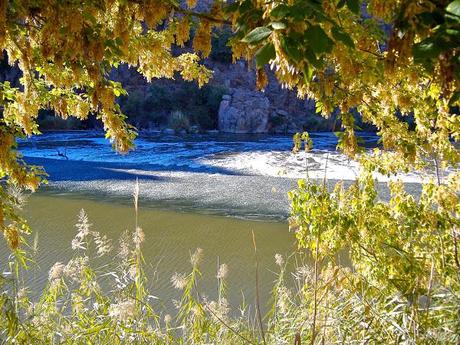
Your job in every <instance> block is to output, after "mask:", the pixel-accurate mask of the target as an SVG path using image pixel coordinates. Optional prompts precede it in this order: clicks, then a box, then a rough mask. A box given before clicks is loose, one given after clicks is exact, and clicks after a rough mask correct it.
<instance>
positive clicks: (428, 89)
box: [0, 0, 460, 344]
mask: <svg viewBox="0 0 460 345" xmlns="http://www.w3.org/2000/svg"><path fill="white" fill-rule="evenodd" d="M193 5H194V3H193V2H192V1H189V3H188V7H189V8H191V7H193ZM0 6H1V11H0V13H1V14H0V46H1V47H2V48H3V49H5V50H6V51H7V54H8V58H9V61H10V63H16V62H17V63H18V64H19V67H20V68H21V70H22V71H23V78H22V81H21V83H22V88H21V89H15V88H11V86H10V85H9V84H8V83H2V84H1V91H0V96H1V97H0V101H1V105H2V107H3V112H2V115H3V116H2V119H1V121H0V125H1V136H0V138H1V139H0V149H1V154H0V164H1V165H0V166H1V170H0V173H1V175H2V178H3V179H6V180H7V182H8V183H10V184H19V185H21V186H27V187H29V188H30V189H34V188H36V187H37V185H38V183H39V181H40V176H41V175H40V174H41V171H40V170H37V168H33V167H26V166H25V165H24V164H23V163H22V162H21V161H20V159H19V158H18V156H17V152H16V151H15V150H14V148H15V138H16V137H17V136H23V135H32V134H36V133H38V128H37V126H36V123H35V118H36V114H37V112H38V110H39V109H41V108H49V109H52V110H54V111H55V112H56V114H57V115H58V116H61V117H66V116H77V117H79V118H85V117H86V116H87V115H88V113H90V112H91V113H95V114H97V116H99V117H100V118H101V119H102V121H103V122H104V126H105V129H106V132H107V136H108V137H109V138H111V139H112V140H113V143H114V146H115V148H116V149H118V150H119V151H122V152H124V151H127V150H128V149H129V148H130V147H131V146H132V139H133V138H134V131H133V128H131V127H129V126H127V125H126V123H125V122H124V117H123V115H122V114H121V113H120V111H119V109H118V107H117V105H116V103H115V98H116V96H118V95H120V94H122V93H123V89H122V87H121V85H119V84H117V83H114V82H113V81H110V80H109V79H108V76H107V72H108V71H109V70H110V69H111V68H113V67H116V66H118V64H119V63H127V64H129V65H131V66H135V67H136V68H138V70H139V71H140V72H141V73H142V74H143V75H145V77H146V78H147V79H151V78H154V77H173V76H174V73H176V72H178V73H180V74H181V75H182V77H183V78H184V79H186V80H191V79H196V80H198V83H199V84H200V85H201V84H203V83H205V82H206V81H207V80H208V79H209V78H210V76H211V72H210V71H208V70H207V69H206V68H204V67H203V66H202V65H200V64H199V56H198V55H196V54H193V53H184V54H181V55H179V56H173V55H172V54H171V50H170V48H171V45H173V44H177V45H183V44H184V43H185V42H187V41H188V40H189V39H190V27H191V26H196V30H195V34H194V38H193V49H194V50H195V51H197V52H201V56H207V55H208V54H209V52H210V42H211V41H210V31H211V29H212V26H214V25H220V24H225V23H227V21H229V22H231V24H232V26H233V28H234V31H235V33H234V36H233V38H232V39H231V41H230V44H231V47H232V51H233V57H234V59H238V58H244V59H246V60H248V62H249V63H253V62H254V63H255V69H256V73H257V86H258V87H259V88H263V87H264V86H265V85H266V83H267V80H268V79H267V75H266V72H265V68H266V65H270V67H271V68H272V69H273V70H274V73H275V75H276V77H277V78H278V80H279V81H280V82H281V83H282V84H283V85H284V86H285V87H287V88H291V89H296V90H297V93H298V95H299V96H300V97H312V98H314V99H315V100H316V102H317V103H316V104H317V111H318V112H319V113H321V114H322V115H323V116H325V117H327V116H329V114H330V113H331V112H332V111H334V110H335V109H339V110H340V117H341V122H342V126H343V131H342V132H341V134H340V140H339V148H340V149H341V150H343V151H344V152H345V153H346V154H348V155H350V156H351V157H353V158H355V159H357V160H359V161H360V163H361V166H362V167H363V172H362V175H361V176H360V177H359V178H358V180H357V181H356V183H354V184H353V185H352V186H351V187H350V188H348V189H345V188H343V187H342V186H341V185H340V184H338V185H337V186H336V187H335V189H334V192H332V193H330V192H329V191H328V190H327V188H326V185H325V184H324V185H322V186H318V185H316V184H313V183H311V182H309V181H307V182H301V183H300V184H299V189H298V190H297V191H295V192H293V193H292V194H291V198H292V217H291V221H290V223H291V224H290V226H291V228H292V229H293V230H294V231H295V233H296V237H297V239H298V244H299V248H300V249H302V250H304V249H306V250H308V251H310V252H311V253H312V255H313V258H314V262H315V264H314V275H313V279H312V284H311V286H307V285H305V295H306V296H310V297H311V298H310V300H311V304H310V305H311V310H309V319H308V320H307V321H309V322H303V323H302V326H301V327H300V329H299V330H298V332H299V337H301V336H305V337H308V339H309V340H310V341H311V343H312V344H313V343H315V341H319V340H318V339H319V338H320V336H322V337H327V339H329V340H330V341H339V342H340V341H342V342H343V341H363V342H369V341H374V342H376V343H390V342H391V343H398V342H405V343H410V344H412V343H421V342H425V343H434V342H440V343H447V342H451V343H457V342H458V340H459V339H458V334H459V333H460V332H459V331H458V330H459V328H460V325H459V323H458V322H459V321H458V314H459V312H460V310H459V305H460V303H458V301H459V300H460V277H459V274H460V273H459V272H460V263H459V253H458V251H459V249H458V241H459V230H458V229H459V226H460V221H459V218H458V214H459V212H460V206H459V200H458V198H459V190H460V174H459V173H458V170H457V169H458V163H459V158H460V156H459V152H458V150H457V148H456V145H457V142H458V140H459V136H460V119H459V116H458V107H459V106H460V91H459V76H460V75H459V73H460V72H459V71H460V69H459V64H460V60H459V45H460V1H459V0H454V1H444V0H439V1H434V0H433V1H429V0H417V1H416V0H369V1H360V0H331V1H319V0H289V1H282V0H274V1H269V2H262V1H252V0H240V1H235V2H233V3H232V4H230V5H228V6H226V7H225V11H224V12H222V11H221V4H220V3H219V2H216V3H215V4H214V5H213V6H212V8H211V11H210V13H195V12H192V11H191V10H190V9H185V8H183V7H181V6H180V5H179V4H178V3H175V2H173V1H170V2H166V1H165V2H163V1H159V0H144V1H139V0H138V1H135V0H132V1H130V0H106V1H102V0H99V1H98V0H92V1H85V2H81V1H66V2H62V1H57V0H54V1H53V0H35V1H26V0H10V1H2V2H1V4H0ZM356 111H357V112H359V113H360V114H361V116H362V118H363V121H364V122H367V123H370V124H372V125H374V126H375V127H376V128H377V131H378V135H379V136H380V138H381V142H382V149H375V150H374V151H372V152H365V151H364V150H363V149H362V148H361V147H360V146H359V143H358V140H357V138H356V136H355V131H356V129H357V128H356V126H355V124H354V116H353V113H354V112H356ZM409 118H411V119H413V122H414V125H413V126H410V125H409V124H408V119H409ZM295 139H296V144H297V145H296V149H299V148H300V146H301V145H302V144H303V145H304V146H305V148H306V149H309V148H310V147H311V141H310V139H309V136H308V134H302V135H298V136H296V137H295ZM441 170H445V171H448V172H449V176H448V177H446V178H445V179H443V178H442V176H441V174H440V171H441ZM409 171H418V172H420V173H424V174H425V176H427V179H426V180H425V181H426V182H425V183H424V184H423V191H422V193H421V196H420V198H418V199H416V198H414V197H413V196H411V195H409V194H407V193H406V192H405V191H404V187H403V185H402V184H401V183H397V182H392V183H390V185H389V187H390V190H391V195H392V197H391V200H390V201H389V202H383V201H381V200H378V199H377V193H376V187H375V181H374V173H375V172H379V173H382V174H385V175H388V176H393V177H397V174H398V173H400V172H409ZM433 172H434V176H435V178H434V179H432V178H431V177H432V176H433ZM13 205H14V198H13V196H12V194H8V192H6V191H5V189H4V187H2V189H1V210H2V213H1V220H2V223H3V232H4V234H5V235H6V238H7V239H8V241H9V243H10V246H11V247H12V248H13V249H14V248H17V245H18V243H19V240H18V237H19V229H18V225H20V224H24V223H23V222H22V221H21V220H20V219H19V218H18V217H17V216H16V214H15V212H14V209H13ZM344 249H347V250H349V252H350V259H351V262H352V266H353V270H350V269H347V268H346V267H344V266H343V265H341V264H340V262H338V261H337V260H336V258H337V255H338V253H340V251H341V250H344ZM320 296H326V297H324V298H320ZM331 306H335V307H336V309H334V310H335V311H336V312H337V315H339V314H340V313H343V315H344V316H345V317H344V318H343V319H340V320H338V321H337V320H336V319H334V320H335V321H334V322H336V323H337V328H328V326H327V325H326V321H327V319H328V316H329V313H330V308H331ZM310 311H311V312H310ZM347 313H349V315H351V316H352V319H353V318H355V319H356V324H355V323H350V322H349V323H346V322H345V321H344V320H346V319H347V316H348V315H347ZM351 321H354V320H351ZM304 324H306V325H308V326H309V327H308V329H306V328H305V327H303V325H304ZM322 326H324V327H322ZM320 327H322V332H321V335H320V332H319V329H320ZM337 329H338V330H339V331H336V330H337ZM350 329H351V330H353V332H351V333H349V332H348V331H349V330H350ZM356 329H358V330H359V331H355V330H356ZM344 334H345V335H347V334H351V335H350V338H347V339H344V338H341V337H342V336H344ZM363 339H364V340H363Z"/></svg>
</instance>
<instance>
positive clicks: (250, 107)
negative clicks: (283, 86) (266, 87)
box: [218, 89, 270, 133]
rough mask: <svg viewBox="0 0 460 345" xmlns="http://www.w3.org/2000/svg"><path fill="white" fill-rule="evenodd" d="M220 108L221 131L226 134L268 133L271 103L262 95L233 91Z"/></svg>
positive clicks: (240, 90)
mask: <svg viewBox="0 0 460 345" xmlns="http://www.w3.org/2000/svg"><path fill="white" fill-rule="evenodd" d="M230 93H231V94H230V95H224V96H223V97H222V102H221V103H220V107H219V114H218V125H219V130H220V131H221V132H225V133H267V132H268V129H269V127H268V123H269V114H270V101H269V100H268V98H267V97H266V96H265V95H264V94H263V93H262V92H257V91H248V90H247V89H233V90H231V92H230Z"/></svg>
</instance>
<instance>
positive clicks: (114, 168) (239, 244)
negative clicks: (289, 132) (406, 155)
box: [0, 131, 418, 306]
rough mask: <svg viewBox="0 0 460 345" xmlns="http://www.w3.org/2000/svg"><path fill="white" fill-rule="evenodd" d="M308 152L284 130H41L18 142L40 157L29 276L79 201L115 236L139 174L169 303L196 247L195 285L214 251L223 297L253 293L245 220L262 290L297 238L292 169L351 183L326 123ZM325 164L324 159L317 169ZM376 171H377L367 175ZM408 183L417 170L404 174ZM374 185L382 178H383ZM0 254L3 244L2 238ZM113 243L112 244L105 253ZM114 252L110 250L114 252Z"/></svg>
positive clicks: (350, 166) (154, 275) (37, 278)
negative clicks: (45, 180) (127, 146)
mask: <svg viewBox="0 0 460 345" xmlns="http://www.w3.org/2000/svg"><path fill="white" fill-rule="evenodd" d="M311 136H312V139H313V142H314V145H315V146H314V149H313V151H312V152H310V153H305V152H302V153H300V154H297V155H294V154H292V153H291V149H292V137H291V136H236V135H190V136H181V137H179V136H165V135H161V134H156V133H153V134H152V133H150V134H148V135H141V136H140V137H139V138H138V139H137V140H136V148H135V150H134V151H133V152H131V153H129V154H127V155H120V154H117V153H116V152H114V151H113V150H112V149H111V146H110V143H109V142H108V141H107V140H106V139H104V137H103V134H102V133H100V132H87V131H81V132H78V131H77V132H49V133H45V134H44V135H41V136H36V137H33V138H31V139H28V140H21V141H20V142H19V150H20V151H21V152H22V154H23V155H24V158H25V160H26V161H27V162H29V163H30V164H36V165H41V166H44V167H45V169H46V171H47V173H48V174H49V184H48V185H47V186H44V187H43V188H42V189H41V190H40V191H39V192H38V193H36V194H34V195H32V196H31V197H30V198H29V200H28V202H27V205H26V207H25V209H24V213H25V215H26V217H27V218H28V219H29V221H30V224H31V226H32V229H33V234H34V235H32V237H30V238H29V241H33V240H34V238H35V237H33V236H37V237H36V238H38V248H39V251H38V254H37V255H36V257H35V259H36V265H34V268H33V269H32V270H31V272H33V274H32V273H31V274H29V275H28V282H29V284H30V285H31V286H33V287H34V290H39V289H40V288H41V287H43V286H44V284H45V283H46V280H47V272H48V270H49V268H50V267H51V266H52V265H53V264H54V263H55V262H56V261H61V262H65V261H66V260H68V259H69V258H70V257H71V256H72V251H71V250H70V242H71V239H72V238H73V236H74V235H75V231H76V230H75V227H74V224H75V222H76V220H77V215H78V212H79V210H80V209H82V208H83V209H85V210H86V212H87V213H88V216H89V219H90V222H91V223H92V224H93V227H94V229H97V230H98V231H99V232H100V233H102V234H105V235H107V236H108V237H109V238H111V239H113V240H114V241H116V239H117V238H118V237H119V236H120V234H121V233H122V232H123V231H124V230H125V229H130V230H132V229H133V228H134V211H133V207H132V202H131V194H132V191H133V188H134V184H135V181H136V180H138V181H139V185H140V205H141V208H140V218H139V223H140V224H141V226H142V228H143V229H144V232H145V234H146V241H145V244H144V248H143V252H144V256H145V261H146V273H147V276H148V277H149V285H150V287H151V290H152V293H153V294H154V295H155V296H158V297H159V299H160V300H161V301H165V302H164V303H166V304H168V303H169V304H170V301H171V300H172V299H173V298H177V297H178V292H177V291H175V290H174V289H173V288H172V284H171V282H170V278H171V276H172V275H173V274H174V272H186V271H187V270H188V269H189V266H190V265H189V260H188V259H189V256H190V253H191V252H193V251H194V250H195V249H196V248H198V247H200V248H202V249H203V250H204V255H205V260H204V262H203V266H202V269H203V273H204V274H203V282H202V283H203V288H204V291H207V292H208V294H209V295H211V296H212V294H213V293H214V292H215V290H216V279H215V276H216V268H217V265H218V263H219V262H220V263H227V264H228V266H229V291H230V292H231V293H230V302H231V304H232V305H234V306H235V305H237V304H238V303H239V302H240V301H241V299H242V294H243V295H244V296H245V298H246V299H247V301H249V303H251V302H252V301H253V299H254V296H255V262H256V261H255V256H254V249H253V243H252V233H253V232H254V235H255V238H256V242H257V249H258V260H259V266H260V278H261V290H262V291H261V296H262V300H263V301H267V300H268V294H269V289H270V286H271V283H272V282H273V280H275V279H276V274H275V273H274V272H275V271H276V265H275V261H274V256H275V254H276V253H281V254H283V255H285V256H286V255H288V254H290V253H292V252H293V250H294V249H295V238H294V235H293V234H292V233H290V232H289V231H288V226H287V220H286V219H287V216H288V214H289V201H288V198H287V192H288V191H289V190H292V189H294V188H295V186H296V181H297V179H299V178H305V177H307V176H308V177H310V178H312V179H323V178H324V177H325V176H326V177H327V179H328V181H330V183H333V182H334V181H336V180H345V181H348V183H350V181H352V180H353V179H355V177H356V176H357V174H358V172H359V166H358V164H357V163H356V162H353V161H350V160H349V159H347V158H346V157H345V156H343V155H342V154H340V153H338V152H337V151H336V150H335V146H336V144H337V139H336V137H335V135H334V134H333V133H313V134H312V135H311ZM360 136H361V138H362V140H363V142H364V144H365V146H366V147H367V148H368V149H372V148H373V147H375V146H377V142H378V138H377V137H376V136H375V135H374V134H372V133H361V134H360ZM326 166H327V169H326ZM377 178H378V179H379V180H380V181H381V182H382V186H383V182H384V181H385V177H382V176H377ZM402 178H403V179H404V181H405V182H406V184H407V185H408V186H412V187H413V188H417V187H416V186H417V181H418V176H415V175H404V176H402ZM382 193H383V197H385V188H383V187H382ZM0 254H4V255H2V257H5V255H6V254H7V250H6V249H5V248H4V247H1V248H0ZM112 255H114V254H112ZM113 257H115V256H113Z"/></svg>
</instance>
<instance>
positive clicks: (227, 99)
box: [222, 95, 232, 101]
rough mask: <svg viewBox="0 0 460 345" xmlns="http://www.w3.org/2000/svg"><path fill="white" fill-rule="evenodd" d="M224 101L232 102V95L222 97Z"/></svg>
mask: <svg viewBox="0 0 460 345" xmlns="http://www.w3.org/2000/svg"><path fill="white" fill-rule="evenodd" d="M222 100H223V101H231V100H232V96H230V95H223V96H222Z"/></svg>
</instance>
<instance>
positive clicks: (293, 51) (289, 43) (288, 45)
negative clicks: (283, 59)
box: [281, 36, 302, 62]
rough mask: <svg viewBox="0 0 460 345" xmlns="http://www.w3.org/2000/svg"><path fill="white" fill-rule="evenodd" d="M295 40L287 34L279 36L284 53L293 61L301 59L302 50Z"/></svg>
mask: <svg viewBox="0 0 460 345" xmlns="http://www.w3.org/2000/svg"><path fill="white" fill-rule="evenodd" d="M297 42H298V41H297V40H295V39H293V38H292V37H289V36H287V37H286V36H285V37H281V47H282V48H283V50H284V52H285V53H286V55H287V56H288V57H289V58H290V59H291V60H293V61H295V62H299V61H300V60H301V59H302V52H301V51H300V49H299V44H298V43H297Z"/></svg>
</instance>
